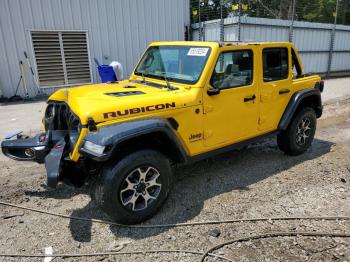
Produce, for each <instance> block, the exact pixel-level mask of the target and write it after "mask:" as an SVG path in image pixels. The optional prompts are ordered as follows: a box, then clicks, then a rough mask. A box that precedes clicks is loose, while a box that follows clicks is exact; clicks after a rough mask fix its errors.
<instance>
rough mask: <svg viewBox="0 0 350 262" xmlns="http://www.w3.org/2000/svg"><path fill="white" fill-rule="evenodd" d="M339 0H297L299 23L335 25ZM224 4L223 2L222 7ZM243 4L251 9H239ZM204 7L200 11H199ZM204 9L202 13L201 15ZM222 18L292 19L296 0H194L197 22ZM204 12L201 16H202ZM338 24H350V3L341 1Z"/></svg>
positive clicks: (192, 15) (192, 13)
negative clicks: (239, 16)
mask: <svg viewBox="0 0 350 262" xmlns="http://www.w3.org/2000/svg"><path fill="white" fill-rule="evenodd" d="M336 1H337V0H295V14H294V19H295V20H299V21H309V22H320V23H333V22H334V15H335V8H336ZM220 3H223V5H222V6H221V4H220ZM239 3H241V4H243V5H247V7H248V8H247V9H245V8H242V5H241V8H239ZM199 5H200V8H199ZM199 9H200V12H199ZM221 12H222V16H223V17H224V18H225V17H230V16H237V15H239V13H240V14H241V15H242V16H250V17H263V18H274V19H291V18H292V15H293V0H191V19H192V22H193V23H196V22H198V21H199V18H200V19H201V21H208V20H213V19H219V18H220V17H221ZM199 13H200V16H199ZM337 23H338V24H347V25H350V0H339V8H338V14H337Z"/></svg>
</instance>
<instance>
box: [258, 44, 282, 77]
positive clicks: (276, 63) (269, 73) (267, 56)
mask: <svg viewBox="0 0 350 262" xmlns="http://www.w3.org/2000/svg"><path fill="white" fill-rule="evenodd" d="M263 64H264V81H265V82H269V81H276V80H281V79H286V78H288V49H287V48H265V49H264V50H263Z"/></svg>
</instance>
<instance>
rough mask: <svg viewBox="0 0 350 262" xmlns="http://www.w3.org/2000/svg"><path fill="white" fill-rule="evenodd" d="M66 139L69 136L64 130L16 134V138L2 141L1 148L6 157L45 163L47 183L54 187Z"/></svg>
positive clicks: (59, 176)
mask: <svg viewBox="0 0 350 262" xmlns="http://www.w3.org/2000/svg"><path fill="white" fill-rule="evenodd" d="M66 140H67V141H69V136H68V132H67V131H64V130H55V131H48V132H45V133H40V134H38V135H36V136H34V137H24V136H19V135H17V139H13V140H5V141H3V142H2V143H1V149H2V152H3V153H4V154H5V155H6V156H7V157H9V158H12V159H14V160H19V161H35V162H37V163H40V164H42V163H45V167H46V172H47V185H48V186H49V187H52V188H54V187H56V186H57V184H58V182H59V181H60V178H61V173H62V160H63V158H64V155H65V152H66V147H67V141H66Z"/></svg>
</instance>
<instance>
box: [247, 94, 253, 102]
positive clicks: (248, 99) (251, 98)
mask: <svg viewBox="0 0 350 262" xmlns="http://www.w3.org/2000/svg"><path fill="white" fill-rule="evenodd" d="M255 98H256V96H255V94H254V95H251V96H246V97H245V98H244V102H249V101H253V100H255Z"/></svg>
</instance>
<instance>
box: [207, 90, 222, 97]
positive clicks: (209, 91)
mask: <svg viewBox="0 0 350 262" xmlns="http://www.w3.org/2000/svg"><path fill="white" fill-rule="evenodd" d="M207 94H208V96H215V95H218V94H220V89H219V88H210V89H208V90H207Z"/></svg>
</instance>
